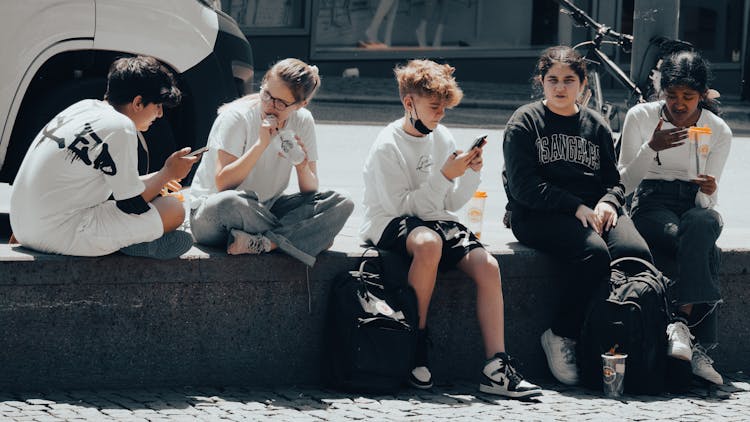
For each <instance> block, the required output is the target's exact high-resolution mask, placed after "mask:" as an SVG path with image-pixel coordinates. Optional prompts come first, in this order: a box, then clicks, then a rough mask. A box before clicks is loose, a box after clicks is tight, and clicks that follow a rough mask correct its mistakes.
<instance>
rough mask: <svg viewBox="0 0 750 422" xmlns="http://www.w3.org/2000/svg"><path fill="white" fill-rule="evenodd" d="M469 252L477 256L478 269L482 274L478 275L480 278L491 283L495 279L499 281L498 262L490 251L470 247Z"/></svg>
mask: <svg viewBox="0 0 750 422" xmlns="http://www.w3.org/2000/svg"><path fill="white" fill-rule="evenodd" d="M469 253H470V254H473V255H476V258H478V265H479V270H480V272H481V274H482V275H483V277H480V279H481V280H487V281H491V282H493V283H494V282H495V281H497V282H500V281H501V277H500V264H499V263H498V262H497V259H495V257H494V256H492V254H491V253H489V252H488V251H487V250H486V249H484V248H476V249H472V251H471V252H469ZM479 281H480V280H477V282H479Z"/></svg>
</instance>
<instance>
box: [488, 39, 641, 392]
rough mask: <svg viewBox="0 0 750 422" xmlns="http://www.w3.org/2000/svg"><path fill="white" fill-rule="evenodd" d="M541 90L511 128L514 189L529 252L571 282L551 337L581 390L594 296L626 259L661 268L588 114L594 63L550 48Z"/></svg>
mask: <svg viewBox="0 0 750 422" xmlns="http://www.w3.org/2000/svg"><path fill="white" fill-rule="evenodd" d="M534 79H535V82H536V83H539V84H541V86H542V88H543V90H544V99H543V100H542V101H537V102H534V103H531V104H527V105H524V106H522V107H520V108H519V109H518V110H516V111H515V113H514V114H513V116H511V118H510V120H509V121H508V124H507V126H506V128H505V135H504V136H505V137H504V140H503V155H504V158H505V169H506V170H505V177H507V185H506V190H507V193H508V201H509V205H510V207H509V208H510V210H511V212H512V219H511V221H510V224H511V229H512V230H513V234H514V235H515V236H516V238H517V239H518V240H519V241H520V242H521V243H523V244H525V245H527V246H530V247H532V248H535V249H539V250H541V251H543V252H546V253H549V254H551V255H553V256H555V257H556V258H559V259H560V260H562V261H563V263H564V267H563V268H564V270H563V271H564V273H563V277H561V280H560V281H561V282H562V283H565V286H564V288H563V294H562V297H561V302H560V308H559V310H558V315H557V317H556V318H555V320H554V322H553V323H552V327H551V328H550V329H548V330H547V331H545V332H544V334H542V338H541V341H542V347H543V348H544V352H545V354H546V355H547V363H548V365H549V368H550V371H551V372H552V375H554V376H555V378H557V380H558V381H560V382H562V383H563V384H568V385H574V384H577V383H578V370H577V366H576V361H575V345H576V340H577V338H578V335H579V332H580V330H581V325H582V323H583V318H584V312H585V310H586V307H587V305H588V302H589V299H590V297H591V294H592V293H593V292H594V291H595V289H596V287H597V286H598V285H600V283H603V282H607V281H608V280H609V273H610V270H609V265H610V262H611V261H612V260H614V259H617V258H619V257H622V256H635V257H639V258H642V259H645V260H647V261H649V262H653V259H652V257H651V253H650V252H649V249H648V245H647V244H646V242H645V241H644V240H643V238H642V237H641V236H640V235H639V234H638V231H637V230H636V229H635V227H634V225H633V223H632V222H631V221H630V219H629V218H628V216H627V215H625V214H624V213H623V210H622V205H623V203H624V191H625V189H624V187H623V185H622V183H621V182H620V173H619V172H618V170H617V160H616V158H615V149H614V144H613V141H612V133H611V132H610V129H609V127H608V126H607V123H606V122H605V121H604V119H602V117H601V116H600V115H598V114H597V113H595V112H594V111H592V110H590V109H588V108H586V107H583V106H579V105H578V103H577V100H578V98H579V97H580V96H581V94H582V93H583V91H584V89H585V86H586V64H585V63H584V61H583V58H582V57H581V56H580V55H579V54H578V53H577V52H576V51H575V50H573V49H572V48H570V47H567V46H556V47H550V48H548V49H546V50H544V51H543V52H542V54H541V56H540V58H539V61H538V63H537V66H536V75H535V78H534Z"/></svg>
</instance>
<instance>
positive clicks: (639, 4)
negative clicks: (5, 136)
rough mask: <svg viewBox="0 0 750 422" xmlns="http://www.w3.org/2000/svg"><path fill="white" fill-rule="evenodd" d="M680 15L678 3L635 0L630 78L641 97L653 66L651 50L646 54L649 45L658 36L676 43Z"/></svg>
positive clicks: (660, 0) (677, 1)
mask: <svg viewBox="0 0 750 422" xmlns="http://www.w3.org/2000/svg"><path fill="white" fill-rule="evenodd" d="M679 15H680V0H635V4H634V10H633V38H634V40H633V52H632V55H631V57H632V58H631V61H630V77H631V78H632V79H634V80H635V82H636V83H637V84H638V86H639V87H640V88H641V90H642V91H643V92H644V93H645V92H646V91H647V85H648V83H649V82H650V81H649V80H648V75H649V71H650V68H651V67H652V66H653V64H654V63H653V60H654V59H653V57H654V56H653V54H650V53H653V49H652V51H648V50H649V48H648V47H649V41H650V40H651V39H652V38H654V37H657V36H663V37H667V38H671V39H676V38H677V29H678V23H679V18H680V16H679ZM646 54H648V56H646Z"/></svg>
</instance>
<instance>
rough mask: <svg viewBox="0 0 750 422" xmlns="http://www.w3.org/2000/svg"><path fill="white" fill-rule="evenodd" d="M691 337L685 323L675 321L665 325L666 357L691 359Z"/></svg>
mask: <svg viewBox="0 0 750 422" xmlns="http://www.w3.org/2000/svg"><path fill="white" fill-rule="evenodd" d="M694 338H695V337H693V335H692V334H690V329H689V328H688V326H687V325H685V323H683V322H680V321H677V322H673V323H671V324H669V325H667V341H668V344H667V356H671V357H673V358H677V359H681V360H688V361H689V360H691V359H692V357H693V342H692V340H693V339H694Z"/></svg>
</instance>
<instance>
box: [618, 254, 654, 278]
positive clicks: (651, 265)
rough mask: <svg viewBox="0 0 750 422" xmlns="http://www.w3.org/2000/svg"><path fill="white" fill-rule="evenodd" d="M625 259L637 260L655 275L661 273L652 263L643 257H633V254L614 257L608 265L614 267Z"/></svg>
mask: <svg viewBox="0 0 750 422" xmlns="http://www.w3.org/2000/svg"><path fill="white" fill-rule="evenodd" d="M626 261H632V262H637V263H639V264H641V265H643V266H644V267H646V268H648V269H649V270H651V272H653V273H654V275H656V276H660V275H661V271H659V270H658V269H656V267H654V264H652V263H650V262H648V261H646V260H645V259H641V258H637V257H634V256H624V257H622V258H617V259H615V260H614V261H612V262H611V263H610V264H609V267H610V268H614V267H616V266H617V265H618V264H619V263H621V262H626Z"/></svg>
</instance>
